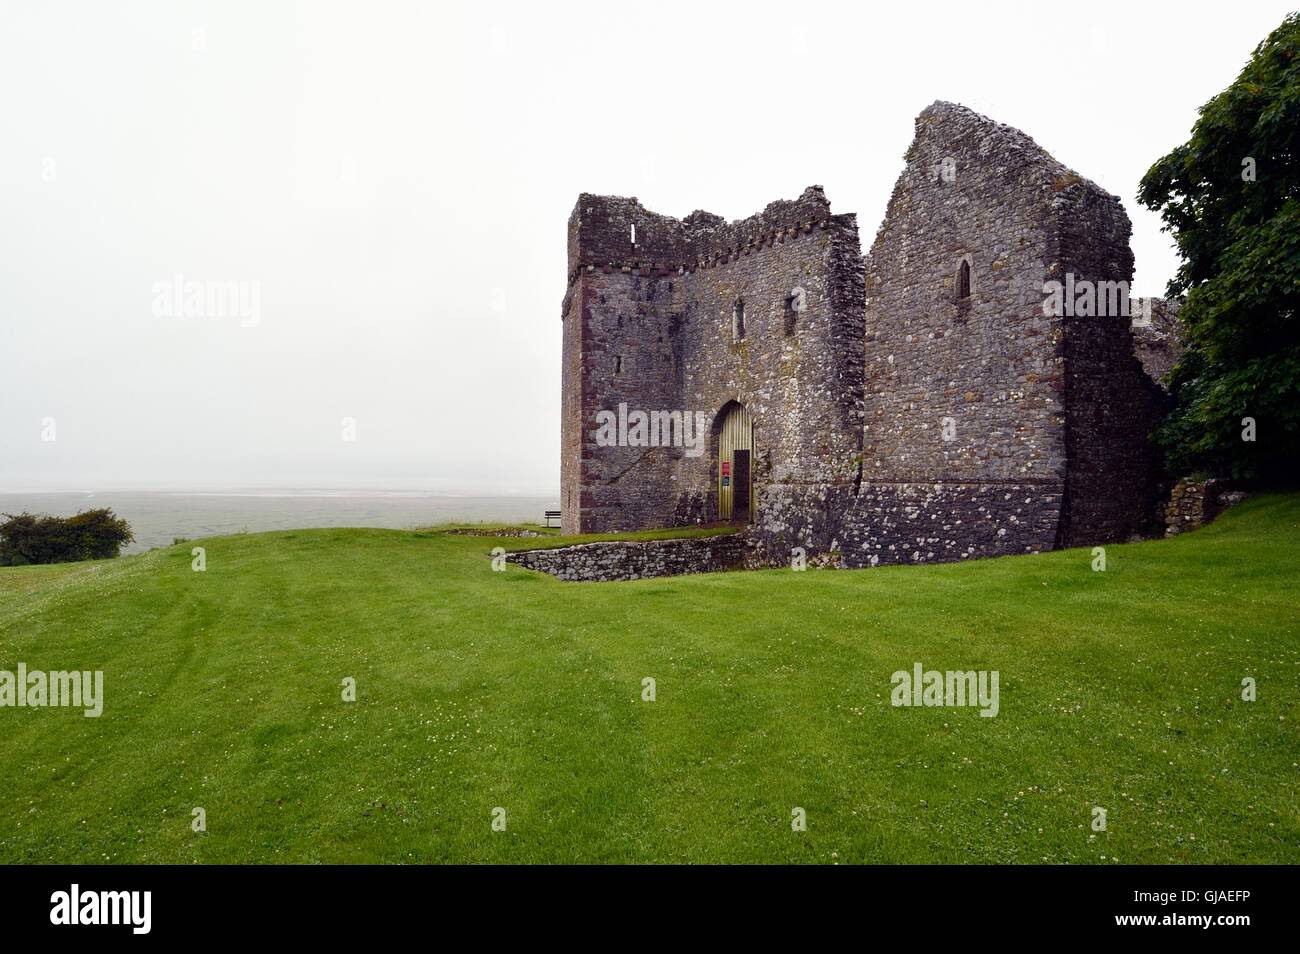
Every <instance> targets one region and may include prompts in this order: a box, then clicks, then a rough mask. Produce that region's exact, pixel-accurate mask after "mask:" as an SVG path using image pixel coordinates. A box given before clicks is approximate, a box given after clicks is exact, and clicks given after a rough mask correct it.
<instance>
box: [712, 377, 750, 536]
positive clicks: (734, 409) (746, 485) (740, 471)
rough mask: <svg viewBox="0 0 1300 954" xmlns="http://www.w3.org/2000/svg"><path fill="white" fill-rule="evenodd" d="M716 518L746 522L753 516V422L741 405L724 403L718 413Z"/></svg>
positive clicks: (733, 521)
mask: <svg viewBox="0 0 1300 954" xmlns="http://www.w3.org/2000/svg"><path fill="white" fill-rule="evenodd" d="M718 420H719V423H718V475H717V477H718V519H719V520H729V521H731V522H732V523H749V522H750V520H751V519H752V518H753V498H754V480H753V475H752V469H753V468H752V463H753V457H754V422H753V421H752V420H751V419H750V417H749V411H748V409H746V407H745V406H744V405H743V404H737V403H736V402H735V401H732V402H731V403H729V404H727V405H726V406H725V407H724V408H723V409H722V411H721V412H720V413H719V415H718Z"/></svg>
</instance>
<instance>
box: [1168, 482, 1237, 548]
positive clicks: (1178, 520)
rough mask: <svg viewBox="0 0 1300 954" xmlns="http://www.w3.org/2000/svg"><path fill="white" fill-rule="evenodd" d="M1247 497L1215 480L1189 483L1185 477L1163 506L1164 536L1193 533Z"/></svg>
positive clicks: (1177, 484)
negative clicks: (1190, 531)
mask: <svg viewBox="0 0 1300 954" xmlns="http://www.w3.org/2000/svg"><path fill="white" fill-rule="evenodd" d="M1247 496H1248V495H1247V494H1244V493H1241V492H1240V491H1231V490H1228V489H1227V488H1226V487H1224V486H1223V485H1222V484H1221V483H1220V482H1219V481H1217V480H1191V479H1189V478H1186V477H1184V478H1183V479H1182V480H1180V481H1178V482H1177V483H1176V484H1174V487H1173V489H1172V490H1171V491H1170V492H1169V502H1168V503H1167V504H1166V505H1165V535H1166V536H1171V537H1172V536H1174V535H1175V534H1178V533H1182V532H1183V531H1185V530H1195V529H1196V528H1197V527H1200V526H1203V525H1205V524H1207V523H1209V522H1210V521H1211V520H1213V519H1214V518H1215V517H1217V516H1218V515H1219V514H1220V513H1222V512H1223V511H1224V510H1226V509H1228V508H1229V507H1231V506H1232V505H1233V504H1237V503H1240V502H1241V501H1243V500H1245V499H1246V497H1247Z"/></svg>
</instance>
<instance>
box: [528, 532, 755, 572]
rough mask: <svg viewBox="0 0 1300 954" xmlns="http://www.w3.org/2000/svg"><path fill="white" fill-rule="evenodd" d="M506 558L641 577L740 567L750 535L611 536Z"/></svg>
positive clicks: (543, 567)
mask: <svg viewBox="0 0 1300 954" xmlns="http://www.w3.org/2000/svg"><path fill="white" fill-rule="evenodd" d="M506 561H507V562H509V563H517V564H518V565H519V566H522V567H525V568H527V569H529V570H540V571H541V572H543V573H549V574H551V575H552V576H555V577H558V578H560V579H561V580H571V581H591V582H598V581H607V580H639V579H642V578H644V577H650V576H676V575H678V574H681V573H712V572H716V571H719V570H739V569H742V568H743V567H744V565H745V538H744V536H743V535H741V534H738V533H735V534H726V535H723V536H716V537H687V538H684V539H680V540H611V541H609V542H603V543H577V544H574V545H573V546H568V547H551V548H549V549H541V550H517V551H515V552H514V553H507V554H506Z"/></svg>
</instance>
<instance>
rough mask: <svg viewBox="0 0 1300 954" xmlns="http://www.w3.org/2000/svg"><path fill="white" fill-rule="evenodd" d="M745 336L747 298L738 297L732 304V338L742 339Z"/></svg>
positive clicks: (734, 339) (733, 339)
mask: <svg viewBox="0 0 1300 954" xmlns="http://www.w3.org/2000/svg"><path fill="white" fill-rule="evenodd" d="M744 337H745V299H743V298H737V299H736V301H735V303H734V304H733V305H732V306H731V340H732V341H740V340H741V339H742V338H744Z"/></svg>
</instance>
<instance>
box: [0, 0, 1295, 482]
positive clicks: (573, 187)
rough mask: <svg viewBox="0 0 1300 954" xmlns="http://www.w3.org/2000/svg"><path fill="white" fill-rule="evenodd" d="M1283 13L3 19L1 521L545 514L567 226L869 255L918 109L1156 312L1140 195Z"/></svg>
mask: <svg viewBox="0 0 1300 954" xmlns="http://www.w3.org/2000/svg"><path fill="white" fill-rule="evenodd" d="M1287 8H1288V3H1286V2H1281V3H1274V2H1266V0H1258V2H1249V3H1240V2H1239V3H1229V4H1225V3H1213V4H1211V3H1199V2H1170V3H1135V2H1131V0H1130V2H1125V3H1113V4H1112V3H1090V4H1086V5H1078V4H1074V5H1061V4H1055V5H1047V4H1038V3H1028V2H1026V3H990V2H987V0H978V2H976V0H967V2H963V3H957V4H952V5H948V4H945V3H938V2H927V3H889V4H877V3H870V4H868V3H861V2H854V3H848V2H845V3H840V4H822V3H814V2H799V3H790V2H784V3H763V2H754V0H749V2H745V3H738V4H726V5H724V4H713V3H706V2H699V0H696V2H691V3H682V4H675V3H658V2H656V3H654V4H644V3H640V4H635V5H630V4H629V5H623V4H617V3H609V2H601V3H590V4H577V3H563V2H559V3H550V4H542V3H527V4H524V3H519V4H513V3H511V4H502V3H485V2H478V3H473V4H448V3H433V2H427V3H409V4H408V3H397V2H384V0H367V2H364V3H363V2H351V3H316V2H310V3H309V2H302V3H297V4H294V3H288V2H277V0H257V2H212V3H202V2H175V0H173V2H132V3H125V2H91V0H85V2H78V3H72V2H50V0H41V2H31V3H16V2H12V0H0V89H2V90H3V91H4V92H3V93H0V491H30V490H41V489H91V488H111V487H151V486H158V487H170V488H193V487H204V488H208V487H222V486H232V485H253V486H280V485H285V486H311V487H322V486H332V487H365V488H405V489H412V488H420V489H431V490H445V491H453V492H471V493H473V492H479V493H492V494H496V493H510V492H520V493H527V492H553V491H555V489H556V488H558V485H559V460H558V453H559V428H560V420H559V408H560V333H561V325H560V318H559V306H560V299H561V297H562V296H563V293H564V283H565V223H566V220H567V218H568V214H569V210H570V209H571V208H572V207H573V204H574V202H575V199H576V197H577V194H578V193H579V192H582V191H589V192H598V193H610V194H618V195H635V196H638V197H639V198H640V199H641V201H642V202H643V203H644V204H645V205H647V206H648V207H649V208H651V209H653V210H655V211H658V212H663V213H667V214H671V215H677V216H681V215H685V214H686V213H688V212H690V211H691V210H693V209H696V208H704V209H708V210H710V211H712V212H716V213H718V214H720V215H723V216H725V217H727V218H728V219H735V218H740V217H743V216H747V215H750V214H752V213H754V212H756V211H758V210H760V209H761V208H762V207H763V206H764V205H766V204H767V203H768V202H770V201H771V200H773V199H776V198H783V197H784V198H792V197H794V196H797V195H798V194H799V192H800V191H802V189H803V188H804V187H805V186H807V185H810V184H813V183H819V184H822V185H824V186H825V187H826V192H827V195H828V196H829V197H830V199H831V202H832V204H833V207H834V209H835V210H836V211H837V212H857V213H858V219H859V224H860V226H861V229H862V234H863V241H864V245H866V246H869V245H870V242H871V240H872V238H873V237H874V235H875V231H876V228H877V226H878V225H879V223H880V219H881V217H882V215H883V213H884V209H885V204H886V202H887V201H888V198H889V194H890V190H891V189H892V187H893V183H894V179H895V178H896V177H897V175H898V173H899V171H900V169H901V167H902V154H903V151H904V150H905V149H906V148H907V145H908V143H909V142H910V140H911V136H912V121H913V118H914V117H915V115H916V114H917V113H918V112H919V111H920V110H921V109H922V108H924V107H925V106H926V105H927V104H929V103H930V102H932V101H933V100H935V99H948V100H954V101H956V102H960V103H963V104H965V105H967V106H970V107H972V108H973V109H976V110H978V111H979V112H982V113H985V114H987V115H989V116H991V117H993V118H994V119H997V120H999V121H1001V122H1005V123H1010V124H1011V125H1014V126H1018V127H1020V128H1021V129H1023V130H1025V131H1026V132H1027V133H1029V134H1030V135H1031V136H1033V137H1034V138H1035V139H1036V140H1037V141H1038V142H1039V143H1040V144H1042V145H1043V146H1044V147H1045V148H1046V149H1047V150H1048V151H1049V152H1051V153H1052V154H1053V155H1055V156H1056V157H1057V158H1058V159H1060V160H1061V161H1062V162H1064V163H1066V164H1067V165H1069V166H1071V167H1073V168H1074V169H1075V170H1077V171H1078V172H1080V173H1082V174H1083V175H1085V176H1087V177H1089V178H1091V179H1093V180H1095V181H1096V182H1098V183H1100V184H1101V185H1102V186H1103V187H1105V188H1106V189H1108V190H1110V191H1111V192H1114V193H1117V194H1118V195H1120V196H1121V197H1122V198H1123V199H1124V202H1125V205H1126V207H1127V208H1128V212H1129V215H1130V217H1131V218H1132V219H1133V222H1134V233H1135V234H1134V250H1135V253H1136V256H1137V280H1136V285H1137V290H1138V291H1139V292H1140V293H1143V294H1151V293H1154V294H1160V293H1162V292H1163V289H1164V284H1165V282H1166V281H1167V280H1168V279H1169V277H1170V275H1171V273H1172V271H1173V269H1174V267H1175V259H1174V256H1173V254H1172V251H1171V245H1170V241H1169V238H1168V237H1167V236H1165V235H1163V234H1161V232H1160V231H1159V226H1160V223H1159V220H1158V219H1157V218H1156V216H1155V215H1154V214H1152V213H1149V212H1147V211H1146V210H1144V209H1140V208H1138V207H1137V205H1136V203H1135V202H1134V199H1133V196H1134V193H1135V191H1136V189H1137V184H1138V180H1139V179H1140V178H1141V175H1142V173H1143V172H1144V171H1145V170H1146V169H1147V168H1148V167H1149V166H1150V164H1151V163H1152V162H1153V161H1154V160H1155V159H1157V158H1158V157H1160V156H1161V155H1163V154H1164V153H1165V152H1166V151H1167V150H1168V149H1169V148H1170V147H1172V146H1174V145H1176V144H1177V143H1179V142H1182V141H1183V140H1184V139H1185V138H1186V135H1187V133H1188V131H1189V128H1190V126H1191V124H1192V122H1193V121H1194V119H1195V117H1196V109H1197V107H1198V106H1200V105H1201V104H1202V103H1204V102H1205V101H1206V100H1207V99H1209V98H1210V97H1211V96H1213V95H1214V94H1215V93H1217V92H1218V91H1220V90H1222V89H1223V88H1224V87H1225V86H1226V85H1227V84H1228V83H1229V82H1231V80H1232V79H1233V78H1234V77H1235V76H1236V74H1237V72H1238V71H1239V70H1240V68H1241V67H1242V66H1243V65H1244V63H1245V62H1246V60H1247V58H1248V57H1249V54H1250V52H1251V50H1252V49H1253V48H1254V46H1255V44H1256V43H1258V42H1259V41H1260V40H1262V39H1263V38H1264V37H1265V36H1266V35H1267V34H1268V33H1269V32H1270V31H1271V30H1272V29H1273V28H1274V27H1276V26H1277V25H1278V24H1279V23H1280V22H1281V20H1282V18H1283V16H1284V15H1285V14H1286V12H1287ZM177 274H180V275H182V276H184V279H185V280H186V281H202V282H208V281H240V282H247V283H249V285H248V288H249V289H250V290H251V289H252V288H253V283H257V288H258V289H259V290H260V301H259V302H258V305H259V308H258V313H257V321H256V324H255V325H252V323H251V321H248V320H244V321H241V319H240V316H239V314H234V315H231V316H228V317H221V316H207V317H190V318H186V317H175V316H172V317H168V316H166V315H165V314H164V315H159V314H156V313H155V312H156V311H158V309H157V308H156V307H155V305H156V302H155V297H156V295H155V292H156V289H155V287H154V286H155V283H158V282H170V281H172V279H173V276H175V275H177ZM250 305H251V303H250ZM250 311H251V309H250ZM250 325H251V326H250ZM345 417H349V418H353V419H354V420H355V422H356V432H355V433H356V440H355V441H345V440H343V439H342V419H343V418H345ZM47 418H48V419H53V425H54V430H53V433H52V436H54V437H55V439H54V440H42V436H43V433H44V436H51V432H50V430H49V426H48V422H46V419H47ZM43 422H45V423H43Z"/></svg>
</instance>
